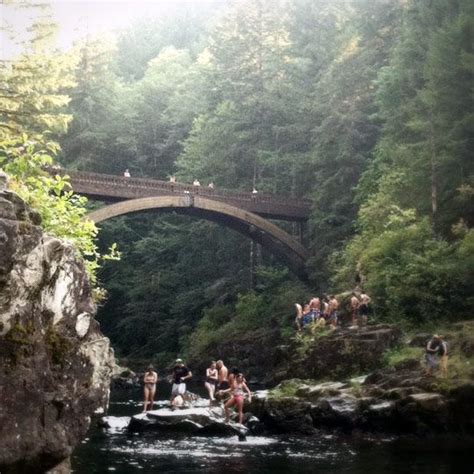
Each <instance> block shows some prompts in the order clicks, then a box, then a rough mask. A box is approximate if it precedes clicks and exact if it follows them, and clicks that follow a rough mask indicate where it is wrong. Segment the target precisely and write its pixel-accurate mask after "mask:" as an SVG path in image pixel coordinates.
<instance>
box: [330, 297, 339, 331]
mask: <svg viewBox="0 0 474 474" xmlns="http://www.w3.org/2000/svg"><path fill="white" fill-rule="evenodd" d="M328 306H329V319H328V323H329V324H330V325H331V327H332V328H333V329H336V327H337V310H338V309H339V301H337V299H336V297H335V296H334V295H331V296H330V297H329V302H328Z"/></svg>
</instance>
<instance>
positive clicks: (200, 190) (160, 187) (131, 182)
mask: <svg viewBox="0 0 474 474" xmlns="http://www.w3.org/2000/svg"><path fill="white" fill-rule="evenodd" d="M47 171H48V172H50V173H51V174H59V175H62V176H65V175H68V176H69V177H70V178H71V180H72V181H75V182H76V183H79V182H80V183H82V184H86V185H87V184H90V185H94V186H95V187H98V189H100V190H101V192H103V195H104V196H105V195H107V187H108V186H109V187H120V188H131V189H137V190H138V189H142V190H145V191H156V192H159V193H160V194H161V193H163V194H170V193H171V194H193V195H198V196H203V197H208V198H210V199H218V200H222V201H224V202H225V201H240V202H249V203H255V204H263V205H265V204H267V205H271V206H275V205H277V206H283V207H285V208H286V209H289V208H293V209H295V211H299V212H301V211H302V210H307V209H309V207H310V202H309V201H308V200H305V199H294V198H287V197H280V196H277V195H275V194H271V193H265V192H258V193H251V192H245V191H231V190H227V189H222V188H209V187H207V186H195V185H192V184H185V183H179V182H176V183H171V182H169V181H161V180H158V179H150V178H137V177H129V178H128V177H125V176H115V175H106V174H102V173H91V172H86V171H72V170H65V169H61V168H48V169H47Z"/></svg>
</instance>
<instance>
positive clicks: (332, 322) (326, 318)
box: [295, 295, 339, 331]
mask: <svg viewBox="0 0 474 474" xmlns="http://www.w3.org/2000/svg"><path fill="white" fill-rule="evenodd" d="M295 307H296V319H295V324H296V329H297V330H298V331H301V330H302V329H305V328H308V327H310V328H312V329H314V328H318V327H321V326H326V325H329V327H331V328H336V327H337V322H338V314H337V311H338V309H339V301H338V300H337V299H336V297H335V296H334V295H331V296H326V295H325V296H324V297H323V298H318V297H313V298H311V299H310V300H309V302H308V303H306V304H305V305H304V306H301V305H300V304H299V303H295Z"/></svg>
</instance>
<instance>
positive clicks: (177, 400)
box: [171, 395, 184, 409]
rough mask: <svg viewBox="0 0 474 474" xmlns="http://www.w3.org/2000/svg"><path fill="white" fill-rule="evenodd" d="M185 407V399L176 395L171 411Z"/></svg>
mask: <svg viewBox="0 0 474 474" xmlns="http://www.w3.org/2000/svg"><path fill="white" fill-rule="evenodd" d="M183 405H184V397H183V395H176V397H174V398H173V401H172V402H171V409H174V408H179V407H182V406H183Z"/></svg>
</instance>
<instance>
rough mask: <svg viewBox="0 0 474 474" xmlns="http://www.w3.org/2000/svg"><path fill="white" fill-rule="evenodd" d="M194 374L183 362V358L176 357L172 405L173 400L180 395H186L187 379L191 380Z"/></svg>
mask: <svg viewBox="0 0 474 474" xmlns="http://www.w3.org/2000/svg"><path fill="white" fill-rule="evenodd" d="M192 376H193V374H192V372H191V371H190V370H189V369H188V368H187V367H186V366H185V365H184V364H183V360H182V359H176V362H175V366H174V369H173V374H172V375H171V377H172V382H173V386H172V387H171V400H170V403H171V406H173V400H174V399H175V398H176V397H177V396H178V395H181V396H184V394H185V393H186V380H189V379H190V378H191V377H192Z"/></svg>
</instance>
